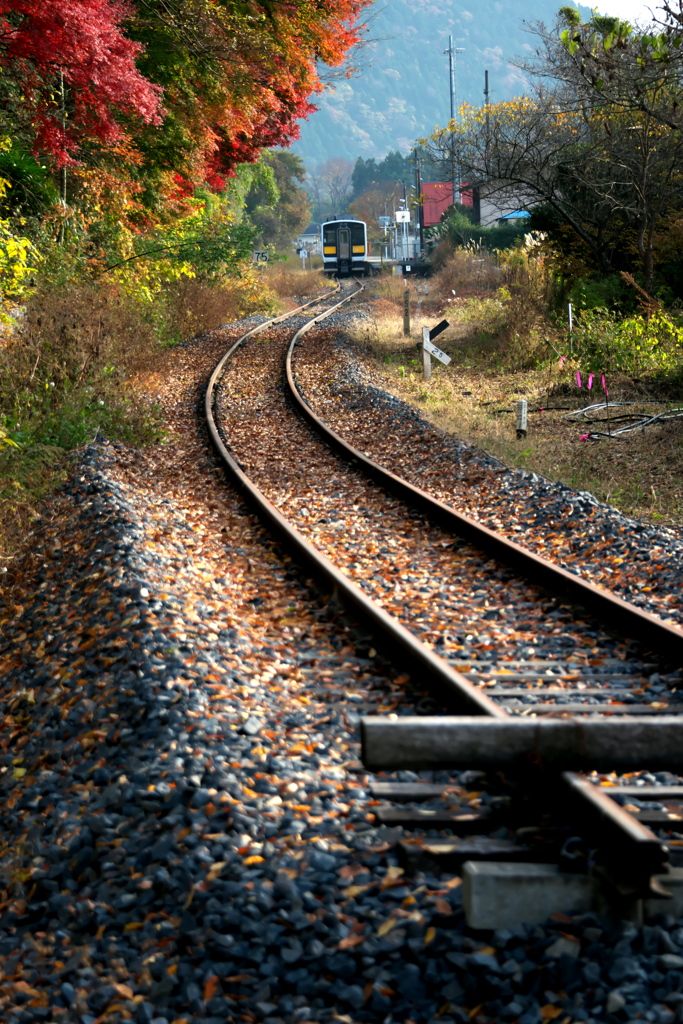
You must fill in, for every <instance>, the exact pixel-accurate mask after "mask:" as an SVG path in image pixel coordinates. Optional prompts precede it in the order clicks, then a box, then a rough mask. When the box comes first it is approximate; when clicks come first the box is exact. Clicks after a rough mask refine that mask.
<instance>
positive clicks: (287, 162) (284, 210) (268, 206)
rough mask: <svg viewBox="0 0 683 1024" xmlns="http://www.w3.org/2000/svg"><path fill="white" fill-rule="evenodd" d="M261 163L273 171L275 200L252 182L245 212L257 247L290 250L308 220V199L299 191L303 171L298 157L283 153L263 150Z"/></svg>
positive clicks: (309, 215)
mask: <svg viewBox="0 0 683 1024" xmlns="http://www.w3.org/2000/svg"><path fill="white" fill-rule="evenodd" d="M261 162H262V163H263V164H264V165H265V166H266V167H268V168H270V169H271V170H272V174H273V179H272V180H273V184H274V185H275V187H276V189H277V197H276V198H275V197H274V196H273V192H272V189H270V190H269V189H268V188H267V187H266V184H265V183H264V182H263V181H258V182H255V183H254V185H253V186H252V188H251V190H250V191H249V192H248V194H247V196H246V199H245V210H246V213H247V215H248V217H249V220H250V221H251V223H252V224H253V225H254V227H255V228H256V229H257V230H258V232H259V234H258V235H257V242H258V244H259V245H274V246H275V247H276V248H278V249H289V248H290V246H291V243H292V241H293V240H294V239H296V237H297V235H298V234H300V233H301V231H303V230H304V229H305V228H306V226H307V225H308V223H309V221H310V219H311V205H310V202H309V199H308V195H307V193H306V192H305V191H304V189H303V188H302V187H301V185H302V184H303V182H304V181H305V179H306V169H305V167H304V164H303V161H302V159H301V157H299V156H297V155H296V154H295V153H290V152H289V151H288V150H286V149H271V150H266V151H265V152H264V153H263V155H262V157H261Z"/></svg>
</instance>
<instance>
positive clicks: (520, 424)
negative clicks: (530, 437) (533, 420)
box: [517, 398, 529, 441]
mask: <svg viewBox="0 0 683 1024" xmlns="http://www.w3.org/2000/svg"><path fill="white" fill-rule="evenodd" d="M528 409H529V407H528V405H527V400H526V398H520V400H519V401H518V402H517V440H518V441H521V440H522V438H524V437H526V418H527V412H528Z"/></svg>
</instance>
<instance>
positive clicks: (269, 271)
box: [261, 260, 329, 309]
mask: <svg viewBox="0 0 683 1024" xmlns="http://www.w3.org/2000/svg"><path fill="white" fill-rule="evenodd" d="M297 262H298V266H297V263H294V262H293V261H292V262H288V263H269V264H268V265H267V267H266V268H265V270H264V271H263V274H262V277H261V280H262V281H263V283H264V284H265V286H266V287H267V288H269V289H270V291H271V292H274V294H275V295H277V297H278V298H279V299H284V300H286V302H285V306H284V309H287V308H288V306H291V304H292V303H294V304H296V301H295V300H296V299H311V298H314V296H316V295H319V294H320V293H322V292H325V291H329V282H328V281H327V279H326V278H325V277H324V276H323V274H321V273H320V271H319V270H304V269H303V268H302V266H301V261H300V260H297ZM321 262H322V261H321Z"/></svg>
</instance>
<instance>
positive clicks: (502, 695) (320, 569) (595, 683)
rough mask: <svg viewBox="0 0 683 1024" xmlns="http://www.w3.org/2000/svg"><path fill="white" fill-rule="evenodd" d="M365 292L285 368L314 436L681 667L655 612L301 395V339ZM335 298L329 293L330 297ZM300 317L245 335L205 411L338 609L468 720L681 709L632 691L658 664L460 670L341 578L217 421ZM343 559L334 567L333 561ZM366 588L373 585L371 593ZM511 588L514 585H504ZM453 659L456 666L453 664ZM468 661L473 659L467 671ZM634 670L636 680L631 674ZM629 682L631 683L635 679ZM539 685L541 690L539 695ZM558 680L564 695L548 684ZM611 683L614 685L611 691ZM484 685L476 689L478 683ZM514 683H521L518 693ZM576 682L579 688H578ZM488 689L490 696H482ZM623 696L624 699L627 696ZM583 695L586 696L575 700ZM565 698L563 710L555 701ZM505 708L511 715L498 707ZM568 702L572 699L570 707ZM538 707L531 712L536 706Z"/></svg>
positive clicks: (251, 493) (674, 642)
mask: <svg viewBox="0 0 683 1024" xmlns="http://www.w3.org/2000/svg"><path fill="white" fill-rule="evenodd" d="M362 290H363V286H360V287H359V288H358V289H357V290H356V291H354V292H352V293H351V294H349V295H347V296H346V297H344V298H342V299H341V300H340V301H337V302H334V303H333V304H332V305H331V306H329V308H327V309H326V310H325V311H324V312H323V313H321V314H319V315H317V316H314V317H313V318H312V319H311V320H310V321H309V322H308V323H307V324H306V325H304V326H303V327H302V328H301V329H299V330H298V331H296V333H295V334H294V336H293V337H292V339H291V341H290V343H289V347H288V350H287V354H286V360H285V369H286V380H287V386H288V389H289V395H290V397H291V400H292V401H293V402H294V404H295V407H296V410H297V412H298V413H299V414H300V415H301V416H303V417H305V419H306V420H307V421H308V423H309V424H310V425H311V426H312V427H313V429H314V430H315V431H316V432H317V434H318V435H320V436H321V437H322V438H323V440H324V441H325V443H326V444H327V445H328V446H329V447H330V448H332V449H333V450H334V451H335V453H337V454H338V455H340V456H341V457H342V458H343V459H344V460H346V461H348V462H350V463H351V464H352V465H353V467H354V468H358V467H360V468H361V469H362V471H363V472H364V473H366V474H367V475H368V476H369V477H370V478H371V479H372V480H373V482H374V483H375V484H378V485H379V486H380V487H381V488H382V491H383V492H385V493H386V492H388V493H390V494H394V495H395V496H396V497H398V498H399V499H400V500H401V502H404V503H406V504H407V505H408V506H410V507H411V508H413V509H419V510H420V511H421V512H422V513H423V514H425V515H426V516H427V518H428V520H429V522H430V523H436V524H438V525H439V526H440V527H441V528H442V529H443V530H445V531H447V532H448V533H450V534H456V535H457V536H458V537H460V538H463V539H464V540H465V541H467V542H468V543H471V544H472V545H474V546H475V547H476V548H477V549H478V551H480V552H483V553H484V554H485V556H486V557H487V558H493V559H495V560H496V562H497V563H499V564H502V565H504V566H507V567H509V568H510V569H512V570H514V572H515V573H516V574H517V575H518V576H522V577H524V578H525V579H526V580H529V581H530V582H531V583H533V584H534V585H535V586H539V587H542V588H544V589H545V590H546V591H550V592H552V593H554V594H556V595H559V596H560V597H561V598H562V599H564V600H565V601H567V600H569V601H570V602H571V603H572V604H575V605H579V606H580V607H581V609H585V610H587V611H589V612H590V613H591V615H592V616H594V617H595V619H597V620H598V621H599V622H601V623H604V624H606V625H607V626H609V627H611V628H613V629H616V630H617V631H618V632H619V633H620V634H621V635H622V636H623V635H626V636H628V637H629V639H638V640H640V641H641V642H642V643H643V645H644V646H645V648H646V649H648V650H654V651H656V652H657V658H658V659H662V660H664V661H667V662H669V663H670V664H674V665H676V666H678V665H681V664H683V631H681V630H680V629H678V628H677V627H675V626H673V625H670V624H668V623H665V622H663V621H662V620H660V619H658V618H656V617H655V616H653V615H650V614H648V613H647V612H645V611H642V610H641V609H639V608H636V607H635V606H633V605H630V604H628V603H627V602H626V601H624V600H622V599H621V598H619V597H617V596H616V595H613V594H611V593H609V592H607V591H604V590H601V589H600V588H598V587H596V586H595V585H593V584H591V583H589V582H587V581H585V580H583V579H581V578H580V577H578V576H575V575H573V574H572V573H570V572H568V571H567V570H565V569H562V568H561V567H559V566H557V565H554V564H553V563H551V562H549V561H547V560H545V559H543V558H541V557H539V556H538V555H536V554H534V553H532V552H530V551H528V550H526V549H525V548H523V547H521V546H520V545H518V544H516V543H514V542H513V541H509V540H507V539H506V538H505V537H503V536H501V535H500V534H497V533H495V532H494V531H492V530H490V529H488V528H487V527H485V526H482V525H481V524H480V523H477V522H476V521H475V520H473V519H471V518H469V517H467V516H464V515H461V514H460V513H458V512H456V511H455V510H454V509H452V508H450V507H449V506H448V505H446V504H444V503H442V502H440V501H437V500H436V499H434V498H433V497H431V496H430V495H429V494H427V493H426V492H425V491H423V490H420V489H419V488H418V487H415V486H414V485H412V484H410V483H408V482H407V481H405V480H403V479H401V478H400V477H398V476H396V475H395V474H393V473H391V472H389V471H388V470H386V469H384V468H383V467H382V466H380V465H378V464H377V463H376V462H374V461H373V460H371V459H369V458H368V457H367V456H365V455H364V454H363V453H362V452H360V451H358V450H357V449H355V448H353V447H352V446H350V445H348V444H347V443H346V442H345V441H344V440H343V438H341V437H340V436H339V435H338V434H336V433H335V432H334V431H333V430H331V429H330V428H329V427H328V426H327V425H326V424H325V423H324V421H323V420H322V419H321V418H320V417H319V416H318V415H317V414H316V413H315V412H314V411H313V410H312V409H311V408H310V407H309V405H308V404H307V402H306V400H305V399H304V397H303V396H302V395H301V393H300V391H299V389H298V387H297V384H296V379H295V367H294V361H293V357H294V352H295V348H296V345H297V342H298V341H299V339H300V338H301V337H302V336H303V335H304V334H306V333H307V332H308V331H310V330H311V329H312V328H313V327H315V326H318V325H319V324H322V323H323V322H324V320H325V319H326V318H327V317H328V316H330V315H331V314H332V313H334V312H335V311H336V310H337V309H339V308H340V306H342V305H343V304H344V303H346V302H348V301H349V300H350V299H352V298H354V297H355V296H357V295H358V294H360V292H361V291H362ZM330 294H331V293H330ZM330 294H328V295H326V296H323V297H322V298H321V299H319V300H313V302H312V303H308V304H307V305H306V306H305V307H300V310H301V309H305V308H307V307H310V306H312V305H315V304H316V303H317V302H322V301H324V300H327V299H329V298H330ZM300 310H294V311H292V313H289V314H286V316H284V317H278V318H276V319H274V320H272V321H268V322H266V323H264V324H262V325H260V327H258V328H256V329H255V330H253V331H250V332H248V333H247V334H245V335H244V336H243V337H242V338H240V339H239V340H238V341H237V342H236V343H235V345H233V346H232V348H231V349H230V350H229V352H227V353H226V355H225V356H224V358H223V359H222V360H221V362H220V363H219V364H218V366H217V367H216V369H215V370H214V373H213V374H212V377H211V380H210V382H209V387H208V389H207V394H206V413H207V420H208V424H209V430H210V432H211V436H212V438H213V440H214V443H215V444H216V447H217V448H218V451H219V453H220V455H221V457H222V459H223V461H224V463H225V464H226V466H227V468H228V469H229V472H230V474H231V476H232V477H233V479H235V480H236V481H237V482H238V484H239V486H240V488H241V489H242V491H243V492H244V493H245V496H246V497H247V498H248V500H249V501H250V503H251V504H252V505H253V506H254V507H255V508H256V509H257V510H258V512H259V514H260V515H261V516H262V517H264V518H265V519H266V520H267V521H268V522H269V524H270V525H271V526H272V527H273V528H274V529H275V530H276V531H277V533H278V534H279V536H280V538H281V539H282V540H284V541H285V542H286V544H287V545H288V546H289V548H290V549H292V550H293V552H294V554H295V557H296V558H297V559H298V560H300V561H304V562H305V564H306V565H307V567H308V568H309V569H310V570H311V571H312V572H313V574H314V575H315V576H316V577H317V578H318V579H322V580H323V581H324V582H325V583H326V585H327V588H328V590H330V591H331V593H332V595H333V597H334V599H335V600H336V602H337V603H338V604H339V605H341V606H343V607H344V608H345V609H346V610H348V611H349V612H352V613H353V614H354V615H355V616H357V617H359V618H360V619H361V620H363V621H364V622H365V623H367V624H368V625H369V626H370V627H371V629H372V630H373V632H374V633H375V635H376V636H377V638H378V640H379V641H380V643H382V642H383V643H384V646H385V647H387V648H388V651H389V653H390V656H391V657H392V660H393V659H394V658H395V657H398V658H399V659H400V662H401V667H403V665H405V666H406V667H408V668H409V670H410V671H411V672H412V673H415V672H416V671H417V672H419V676H420V679H421V680H422V681H424V682H428V683H429V685H430V686H431V687H433V688H436V689H437V690H438V691H440V694H441V695H442V697H444V698H445V699H446V702H447V703H448V704H449V706H450V707H451V708H452V709H453V710H456V711H458V712H461V713H465V714H484V715H487V716H492V717H496V718H500V717H502V716H504V715H505V714H506V713H507V710H509V711H512V712H513V713H515V714H518V713H524V714H530V713H531V714H533V715H536V714H538V713H552V712H558V711H561V713H563V714H565V715H566V714H572V713H573V714H577V713H580V714H585V713H596V712H599V711H606V710H607V708H606V707H605V706H604V705H605V702H606V701H609V702H610V706H609V712H610V714H612V715H613V714H615V713H617V712H618V713H619V714H626V715H631V714H634V713H636V714H637V713H640V712H642V713H644V714H647V715H653V714H655V715H661V714H662V713H663V712H666V711H671V710H673V711H678V710H683V704H681V705H680V706H677V705H676V704H673V705H667V704H666V703H664V704H662V703H661V702H657V701H655V702H653V703H651V704H650V703H647V704H646V703H645V701H646V699H647V698H646V697H640V698H634V697H633V692H634V691H635V692H636V693H638V692H639V691H641V692H642V691H643V689H644V687H645V686H646V685H647V674H648V672H651V671H652V669H653V668H655V667H656V665H655V664H650V665H648V664H647V663H643V662H642V661H641V662H639V663H638V662H636V665H635V668H634V667H632V666H631V665H630V664H628V663H626V664H625V663H624V660H623V658H622V659H617V658H612V659H610V658H607V659H605V658H602V659H601V661H602V663H601V666H600V668H599V669H597V670H596V671H595V673H591V672H590V671H589V672H588V673H586V672H585V671H584V672H583V673H581V674H579V673H577V670H576V665H575V664H574V665H572V664H560V663H558V662H557V661H550V662H548V661H543V660H539V659H538V657H535V658H534V659H532V660H528V661H524V660H521V661H517V662H515V661H514V660H511V659H510V658H509V656H508V657H506V658H505V665H504V667H502V669H501V666H500V665H499V664H497V663H496V659H495V657H494V656H492V657H491V658H490V659H489V661H488V662H487V661H486V660H485V659H484V660H482V659H481V657H480V658H479V659H477V661H476V662H475V661H469V659H467V658H466V657H463V656H462V655H461V656H459V658H458V660H459V662H460V663H461V670H460V671H459V670H458V669H456V668H455V667H453V665H451V664H448V661H447V660H446V659H444V658H441V657H439V656H438V655H436V654H435V653H434V651H433V650H431V649H430V647H429V646H426V645H425V644H424V643H421V642H420V640H419V639H418V638H417V637H416V636H415V633H414V631H412V630H411V629H410V628H406V626H405V625H404V624H403V623H402V622H400V621H398V619H397V618H396V617H395V616H393V615H390V614H389V613H388V612H387V611H386V610H385V609H384V608H382V607H381V605H380V604H378V603H377V602H376V601H373V600H371V599H370V598H369V597H368V594H367V593H365V592H364V591H363V590H362V589H361V588H360V587H359V586H358V585H356V583H354V582H353V581H352V580H351V579H350V578H349V576H348V574H346V573H344V572H341V571H340V569H339V568H338V566H337V565H335V564H333V560H331V559H329V558H327V557H325V555H324V554H322V552H321V551H320V550H319V549H318V548H317V547H316V546H315V545H314V544H312V543H311V541H310V540H309V539H308V538H307V537H305V536H303V534H302V532H301V531H300V530H297V529H296V527H295V526H294V525H293V524H292V522H290V521H289V520H288V519H287V518H285V517H284V516H283V515H282V512H280V511H279V509H278V508H276V507H275V505H274V504H273V502H271V501H269V499H268V498H267V497H266V496H265V494H264V493H263V491H262V489H261V488H260V487H258V486H256V484H255V483H254V482H253V480H252V479H250V478H249V476H248V475H247V474H246V473H245V472H244V470H243V469H242V468H241V466H240V465H239V462H238V460H237V458H236V457H235V456H234V455H233V454H231V452H230V451H229V450H228V444H229V443H230V441H229V440H228V439H226V438H224V437H223V436H222V431H221V428H220V426H219V424H218V423H217V422H216V416H215V403H216V388H217V384H218V381H219V380H220V378H221V376H222V374H223V372H224V370H225V367H226V364H227V362H228V361H229V359H230V358H231V356H232V355H233V354H234V353H235V352H236V351H237V349H238V348H239V347H240V346H241V345H243V344H244V342H246V341H247V340H248V339H249V338H250V337H252V336H253V335H254V334H256V333H260V332H263V331H266V330H268V329H269V328H271V327H274V326H275V325H277V324H282V323H284V322H285V321H286V320H287V319H288V318H289V317H291V316H293V315H294V314H296V313H297V312H299V311H300ZM334 561H336V560H334ZM365 589H366V590H367V589H368V588H367V587H366V588H365ZM506 589H507V588H506ZM451 660H453V659H451ZM462 662H468V663H467V664H462ZM634 672H635V674H633V673H634ZM629 676H630V678H629ZM539 683H540V684H542V688H541V689H539V688H538V686H539ZM549 683H550V684H553V683H558V684H559V686H558V687H557V688H555V687H553V686H552V685H551V686H550V687H549V686H548V684H549ZM605 683H607V684H608V686H607V687H606V686H605ZM473 684H476V685H473ZM510 684H517V685H516V687H515V686H514V685H513V686H511V685H510ZM573 684H575V685H574V686H573ZM484 690H487V691H488V692H487V693H484V692H483V691H484ZM530 690H532V692H530ZM624 697H625V700H624V699H622V698H624ZM572 698H578V699H572ZM556 699H560V701H561V704H560V706H558V704H557V703H555V700H556ZM501 701H503V702H504V704H505V710H504V709H503V707H501V704H500V702H501ZM568 701H569V702H568ZM530 705H531V706H530Z"/></svg>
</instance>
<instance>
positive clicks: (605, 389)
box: [601, 373, 609, 397]
mask: <svg viewBox="0 0 683 1024" xmlns="http://www.w3.org/2000/svg"><path fill="white" fill-rule="evenodd" d="M601 379H602V390H603V391H604V392H605V394H606V395H607V396H608V397H609V391H608V390H607V385H606V384H605V375H604V373H603V375H602V378H601Z"/></svg>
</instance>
